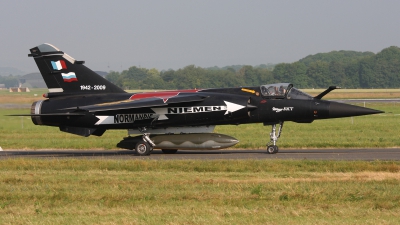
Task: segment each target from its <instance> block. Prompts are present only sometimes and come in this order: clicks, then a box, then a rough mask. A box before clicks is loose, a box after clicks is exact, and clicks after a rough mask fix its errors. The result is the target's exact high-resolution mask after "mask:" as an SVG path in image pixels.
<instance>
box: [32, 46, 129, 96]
mask: <svg viewBox="0 0 400 225" xmlns="http://www.w3.org/2000/svg"><path fill="white" fill-rule="evenodd" d="M30 51H31V54H29V55H28V56H30V57H33V58H34V59H35V62H36V64H37V66H38V68H39V70H40V73H41V74H42V77H43V79H44V81H45V82H46V85H47V87H48V88H49V94H52V95H63V94H94V93H99V94H100V93H103V94H104V93H125V91H124V90H122V89H121V88H119V87H118V86H116V85H114V84H113V83H111V82H109V81H108V80H106V79H104V78H103V77H102V76H100V75H98V74H97V73H96V72H93V71H92V70H90V69H89V68H87V67H86V66H84V65H83V64H84V61H77V60H75V59H74V58H72V57H71V56H69V55H67V54H66V53H64V52H62V51H60V50H59V49H58V48H56V47H55V46H53V45H51V44H47V43H45V44H42V45H39V46H37V47H34V48H32V49H30Z"/></svg>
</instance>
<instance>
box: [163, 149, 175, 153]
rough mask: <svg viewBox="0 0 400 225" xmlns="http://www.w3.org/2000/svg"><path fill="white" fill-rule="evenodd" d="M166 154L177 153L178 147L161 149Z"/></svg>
mask: <svg viewBox="0 0 400 225" xmlns="http://www.w3.org/2000/svg"><path fill="white" fill-rule="evenodd" d="M161 151H162V152H163V153H164V154H175V153H176V152H177V151H178V149H161Z"/></svg>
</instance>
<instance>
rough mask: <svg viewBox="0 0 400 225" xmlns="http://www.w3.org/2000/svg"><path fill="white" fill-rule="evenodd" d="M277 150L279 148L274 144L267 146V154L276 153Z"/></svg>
mask: <svg viewBox="0 0 400 225" xmlns="http://www.w3.org/2000/svg"><path fill="white" fill-rule="evenodd" d="M278 151H279V148H278V146H276V145H269V146H268V147H267V152H268V154H276V153H278Z"/></svg>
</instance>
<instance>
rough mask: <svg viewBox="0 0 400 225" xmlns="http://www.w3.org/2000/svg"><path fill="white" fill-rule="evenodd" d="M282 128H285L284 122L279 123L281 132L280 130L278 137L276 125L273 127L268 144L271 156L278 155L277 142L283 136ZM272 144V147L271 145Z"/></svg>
mask: <svg viewBox="0 0 400 225" xmlns="http://www.w3.org/2000/svg"><path fill="white" fill-rule="evenodd" d="M282 128H283V121H279V130H278V135H276V124H274V125H272V131H271V133H270V134H269V136H270V141H269V142H268V143H267V152H268V153H269V154H276V153H278V151H279V148H278V146H277V145H276V142H277V141H278V138H279V137H280V136H281V133H282ZM271 144H272V145H271Z"/></svg>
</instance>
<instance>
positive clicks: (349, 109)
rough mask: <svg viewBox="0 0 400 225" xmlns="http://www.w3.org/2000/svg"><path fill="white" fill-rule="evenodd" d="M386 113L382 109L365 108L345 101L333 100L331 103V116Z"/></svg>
mask: <svg viewBox="0 0 400 225" xmlns="http://www.w3.org/2000/svg"><path fill="white" fill-rule="evenodd" d="M377 113H384V112H383V111H380V110H375V109H369V108H364V107H360V106H355V105H348V104H344V103H338V102H331V103H330V105H329V118H339V117H350V116H363V115H369V114H377Z"/></svg>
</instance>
